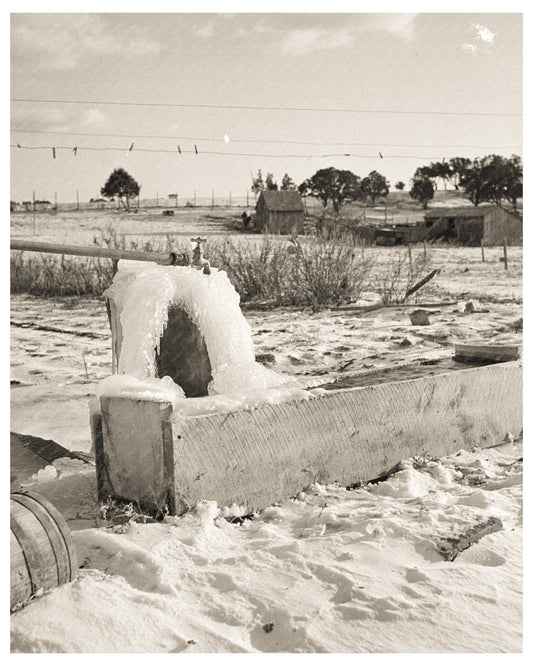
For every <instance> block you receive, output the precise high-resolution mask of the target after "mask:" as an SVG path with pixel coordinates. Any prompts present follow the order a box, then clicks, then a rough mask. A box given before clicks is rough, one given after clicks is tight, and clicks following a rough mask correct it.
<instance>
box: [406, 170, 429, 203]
mask: <svg viewBox="0 0 533 666" xmlns="http://www.w3.org/2000/svg"><path fill="white" fill-rule="evenodd" d="M434 195H435V183H434V182H433V181H432V180H431V178H429V177H428V176H416V173H415V177H414V178H413V180H412V181H411V191H410V192H409V196H410V197H411V199H415V200H416V201H419V202H420V203H421V204H422V207H423V208H424V210H426V208H427V207H428V202H429V201H431V199H433V196H434Z"/></svg>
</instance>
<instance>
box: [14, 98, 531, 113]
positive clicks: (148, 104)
mask: <svg viewBox="0 0 533 666" xmlns="http://www.w3.org/2000/svg"><path fill="white" fill-rule="evenodd" d="M11 101H12V102H31V103H33V104H102V105H106V106H137V107H139V106H140V107H162V108H186V109H237V110H240V111H305V112H323V113H386V114H396V115H427V116H492V117H521V116H522V114H521V113H491V112H487V111H480V112H469V111H420V110H418V109H416V110H410V111H404V110H400V109H345V108H344V109H339V108H337V109H335V108H320V107H316V108H308V107H296V106H248V105H237V104H176V103H167V102H111V101H106V100H74V99H26V98H20V97H14V98H12V99H11Z"/></svg>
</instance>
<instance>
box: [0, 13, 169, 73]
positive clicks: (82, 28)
mask: <svg viewBox="0 0 533 666" xmlns="http://www.w3.org/2000/svg"><path fill="white" fill-rule="evenodd" d="M117 21H118V22H119V23H120V19H119V18H115V21H113V22H110V21H109V20H106V19H104V18H103V17H102V16H101V15H99V14H16V15H13V20H12V30H11V43H12V54H13V55H12V58H13V62H14V63H15V64H17V63H25V62H27V61H29V60H30V59H31V61H32V62H33V63H35V67H37V68H40V69H56V70H69V69H73V68H74V67H76V66H78V65H80V64H82V63H83V62H87V61H88V57H90V56H101V55H107V56H109V55H111V56H119V55H122V56H126V57H130V58H133V57H142V56H144V55H146V54H148V53H157V52H159V51H160V49H161V46H160V45H159V43H158V42H157V41H154V40H152V39H151V38H150V37H148V35H146V34H145V33H144V31H143V29H142V27H140V26H139V25H128V24H124V25H116V27H115V24H116V22H117Z"/></svg>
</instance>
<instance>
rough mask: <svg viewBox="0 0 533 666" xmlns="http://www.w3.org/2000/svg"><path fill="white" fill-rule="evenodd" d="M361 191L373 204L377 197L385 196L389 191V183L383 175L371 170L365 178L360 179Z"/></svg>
mask: <svg viewBox="0 0 533 666" xmlns="http://www.w3.org/2000/svg"><path fill="white" fill-rule="evenodd" d="M361 192H362V193H363V194H364V195H365V196H367V197H369V198H370V201H371V202H372V203H373V204H374V203H376V199H377V198H378V197H386V196H387V195H388V193H389V183H388V181H387V179H386V178H385V176H382V175H381V174H380V173H379V172H378V171H371V172H370V173H369V174H368V176H367V177H366V178H363V180H362V181H361Z"/></svg>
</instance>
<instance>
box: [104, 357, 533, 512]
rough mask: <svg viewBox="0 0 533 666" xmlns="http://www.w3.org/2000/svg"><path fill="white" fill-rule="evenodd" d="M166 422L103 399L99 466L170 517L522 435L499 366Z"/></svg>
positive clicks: (157, 407) (511, 389)
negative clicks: (208, 503)
mask: <svg viewBox="0 0 533 666" xmlns="http://www.w3.org/2000/svg"><path fill="white" fill-rule="evenodd" d="M171 414H172V411H171V405H170V404H161V403H150V402H145V401H139V400H132V399H128V398H107V399H105V400H102V424H103V428H102V430H103V433H104V435H103V449H104V455H103V456H102V457H101V459H103V460H104V463H103V464H104V465H105V468H106V469H105V473H106V474H107V475H108V477H109V478H110V479H111V481H112V484H113V490H114V492H115V493H117V494H118V496H120V497H123V498H126V499H137V498H140V499H144V500H145V501H150V493H148V492H147V489H148V488H150V489H157V492H156V493H155V495H156V496H158V497H159V500H158V501H159V502H160V501H162V500H163V498H164V496H165V494H166V495H167V496H168V501H169V503H170V505H171V506H172V512H173V513H174V512H175V513H178V514H179V513H183V512H184V511H186V510H187V509H188V508H190V507H191V506H194V505H195V504H196V503H197V502H198V501H200V500H215V501H216V502H217V503H218V504H219V506H227V505H231V504H237V505H240V506H242V507H243V511H244V512H251V511H257V510H260V509H263V508H265V507H266V506H268V505H270V504H273V503H275V502H279V501H283V500H285V499H287V498H289V497H291V496H293V495H295V494H297V493H298V492H299V491H301V490H302V489H304V488H306V487H308V486H309V485H310V484H312V483H314V482H319V483H330V482H338V483H341V484H344V485H349V484H353V483H356V482H363V481H368V480H372V479H375V478H379V477H381V476H384V475H386V474H387V473H389V472H390V471H391V470H392V469H393V468H394V467H395V466H396V465H397V464H398V463H399V462H400V461H401V460H403V459H405V458H409V457H412V456H416V455H423V454H425V455H429V456H436V457H441V456H444V455H447V454H450V453H453V452H454V451H457V450H459V449H463V448H464V449H471V448H473V447H475V446H480V447H488V446H493V445H496V444H499V443H501V442H502V441H503V440H504V438H505V436H506V434H507V433H508V432H510V433H512V434H513V435H514V436H515V437H518V436H520V433H521V430H522V368H521V366H520V364H519V363H516V362H512V363H502V364H495V365H488V366H480V367H477V368H471V369H465V370H461V371H455V372H450V373H445V374H440V375H435V376H428V377H421V378H418V379H411V380H405V381H397V382H386V383H382V384H379V385H371V386H365V387H361V388H356V389H345V390H338V391H330V392H329V393H328V394H327V395H324V396H320V397H312V398H310V399H309V400H298V401H292V402H287V403H280V404H274V405H263V406H260V407H258V408H257V409H254V410H251V411H246V410H242V411H238V412H230V413H223V414H212V415H204V416H197V417H189V418H178V417H177V416H174V417H173V418H171ZM97 464H98V459H97ZM150 492H152V491H150Z"/></svg>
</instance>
